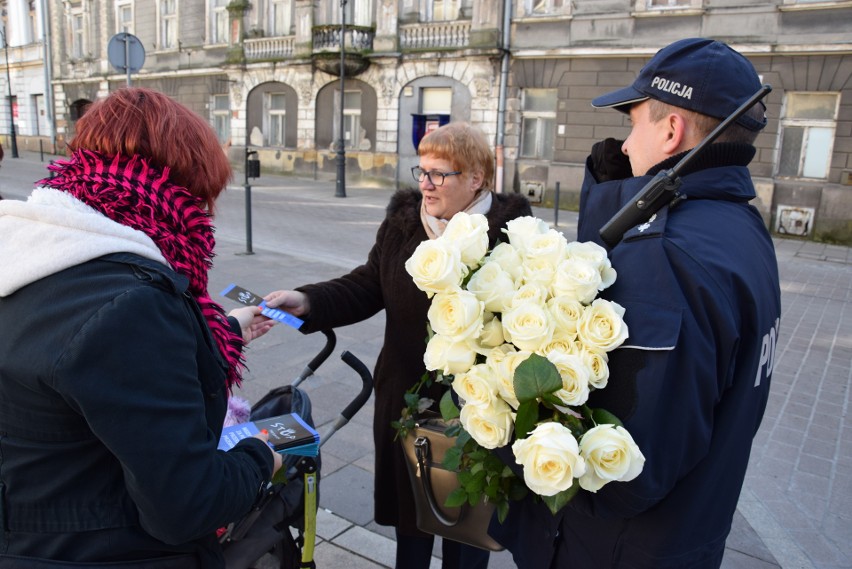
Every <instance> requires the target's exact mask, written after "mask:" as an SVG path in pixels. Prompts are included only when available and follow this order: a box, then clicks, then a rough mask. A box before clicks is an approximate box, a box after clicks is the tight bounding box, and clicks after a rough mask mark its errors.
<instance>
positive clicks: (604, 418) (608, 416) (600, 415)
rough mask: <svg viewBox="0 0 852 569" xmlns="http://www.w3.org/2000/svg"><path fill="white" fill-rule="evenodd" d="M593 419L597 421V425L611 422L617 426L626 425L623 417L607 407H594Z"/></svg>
mask: <svg viewBox="0 0 852 569" xmlns="http://www.w3.org/2000/svg"><path fill="white" fill-rule="evenodd" d="M592 420H593V421H594V422H595V424H596V425H603V424H604V423H609V424H612V425H615V426H617V427H623V426H624V424H623V423H622V422H621V419H619V418H618V417H616V416H615V415H613V414H612V413H610V412H609V411H607V410H606V409H592Z"/></svg>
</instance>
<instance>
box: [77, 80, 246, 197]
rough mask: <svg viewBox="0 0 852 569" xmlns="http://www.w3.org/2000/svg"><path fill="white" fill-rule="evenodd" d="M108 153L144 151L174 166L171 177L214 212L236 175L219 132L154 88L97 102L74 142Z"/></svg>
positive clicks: (163, 164) (124, 91) (117, 93)
mask: <svg viewBox="0 0 852 569" xmlns="http://www.w3.org/2000/svg"><path fill="white" fill-rule="evenodd" d="M68 147H69V148H70V149H71V150H72V151H73V150H78V149H84V150H94V151H96V152H100V153H102V154H105V155H107V156H115V155H117V154H121V155H123V156H128V157H130V156H133V155H136V154H138V155H139V156H141V157H143V158H145V159H146V160H147V161H148V163H149V164H151V165H152V166H155V167H157V168H160V169H165V168H168V169H169V180H170V181H171V182H172V183H174V184H177V185H179V186H183V187H184V188H186V189H187V190H189V192H190V193H191V194H192V195H194V196H197V197H199V198H201V199H202V200H203V201H204V202H205V204H206V205H207V209H208V210H209V211H212V210H213V203H214V202H215V201H216V198H217V197H218V196H219V194H220V193H222V190H224V189H225V185H226V184H227V183H228V180H230V179H231V175H232V170H231V164H230V163H229V162H228V158H227V156H225V153H224V152H223V151H222V147H221V146H220V145H219V140H218V139H217V138H216V133H215V132H214V131H213V128H212V127H211V126H210V125H209V124H207V122H206V121H205V120H204V119H202V118H201V117H200V116H199V115H197V114H196V113H194V112H193V111H191V110H189V109H188V108H187V107H185V106H183V105H182V104H180V103H178V102H177V101H175V100H173V99H171V98H170V97H167V96H166V95H163V94H162V93H159V92H157V91H153V90H151V89H144V88H141V87H125V88H122V89H119V90H117V91H115V92H113V93H111V94H110V95H109V96H108V97H107V98H105V99H100V100H98V101H95V102H94V103H92V104H91V105H90V106H89V108H88V109H87V110H86V113H85V114H84V115H83V116H82V117H80V119H79V120H78V121H77V126H76V134H75V135H74V138H73V139H72V140H71V141H70V142H69V143H68Z"/></svg>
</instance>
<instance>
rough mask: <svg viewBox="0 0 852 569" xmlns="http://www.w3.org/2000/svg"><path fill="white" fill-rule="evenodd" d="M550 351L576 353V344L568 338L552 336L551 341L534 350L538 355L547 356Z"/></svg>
mask: <svg viewBox="0 0 852 569" xmlns="http://www.w3.org/2000/svg"><path fill="white" fill-rule="evenodd" d="M550 352H559V353H561V354H565V355H566V356H568V355H571V354H576V353H577V344H576V342H574V341H573V340H569V339H568V338H553V339H552V340H551V341H549V342H548V343H546V344H545V345H543V346H542V347H541V348H539V349H538V350H536V352H535V353H537V354H538V355H540V356H544V357H547V354H549V353H550Z"/></svg>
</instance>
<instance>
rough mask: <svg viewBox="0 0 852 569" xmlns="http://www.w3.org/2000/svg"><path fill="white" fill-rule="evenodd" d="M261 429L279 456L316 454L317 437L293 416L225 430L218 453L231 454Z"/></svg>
mask: <svg viewBox="0 0 852 569" xmlns="http://www.w3.org/2000/svg"><path fill="white" fill-rule="evenodd" d="M263 429H266V431H267V432H268V433H269V446H271V447H272V448H273V449H274V450H275V451H277V452H280V453H281V454H291V455H295V456H317V455H318V454H319V441H320V436H319V433H317V432H316V430H314V428H313V427H311V426H310V425H308V423H307V422H306V421H305V420H304V419H302V418H301V417H299V415H297V414H296V413H287V414H286V415H278V416H277V417H270V418H268V419H258V420H256V421H249V422H248V423H240V424H239V425H233V426H231V427H225V428H224V429H223V430H222V437H221V438H220V439H219V450H231V449H232V448H234V446H235V445H236V444H237V443H238V442H240V441H241V440H243V439H246V438H248V437H253V436H254V435H256V434H258V433H259V432H261V431H262V430H263Z"/></svg>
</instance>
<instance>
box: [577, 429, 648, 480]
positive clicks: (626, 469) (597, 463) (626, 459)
mask: <svg viewBox="0 0 852 569" xmlns="http://www.w3.org/2000/svg"><path fill="white" fill-rule="evenodd" d="M580 454H582V456H583V458H584V459H585V460H586V472H585V474H584V475H582V476H580V487H581V488H583V489H584V490H588V491H589V492H597V491H598V490H600V489H601V487H603V485H604V484H606V483H607V482H613V481H619V482H628V481H630V480H633V479H634V478H636V477H637V476H639V473H640V472H642V468H643V467H644V465H645V456H644V455H643V454H642V452H641V451H640V450H639V447H638V446H637V445H636V443H635V442H634V441H633V437H631V436H630V433H628V432H627V430H626V429H624V428H623V427H616V426H615V425H609V424H604V425H598V426H597V427H593V428H591V429H589V430H588V431H586V434H584V435H583V437H582V438H581V439H580Z"/></svg>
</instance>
